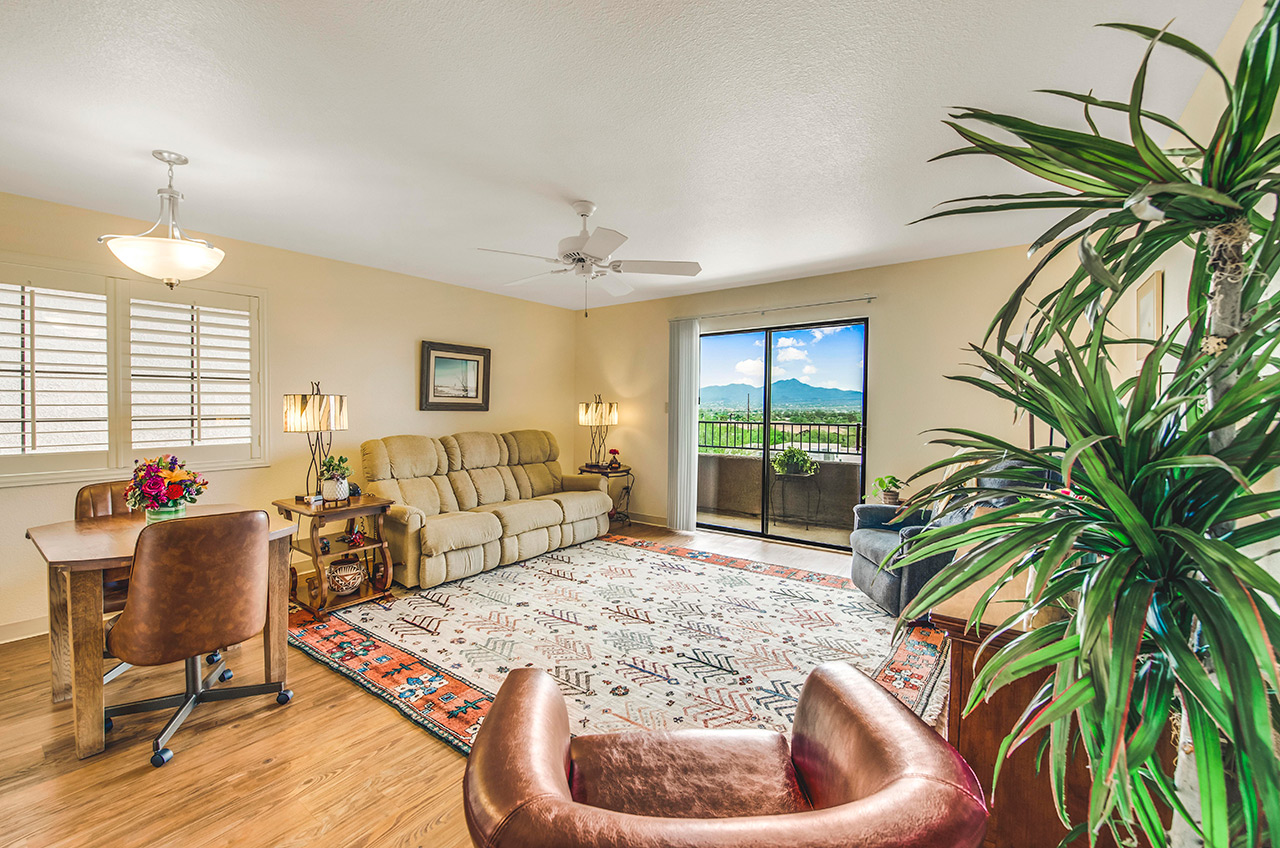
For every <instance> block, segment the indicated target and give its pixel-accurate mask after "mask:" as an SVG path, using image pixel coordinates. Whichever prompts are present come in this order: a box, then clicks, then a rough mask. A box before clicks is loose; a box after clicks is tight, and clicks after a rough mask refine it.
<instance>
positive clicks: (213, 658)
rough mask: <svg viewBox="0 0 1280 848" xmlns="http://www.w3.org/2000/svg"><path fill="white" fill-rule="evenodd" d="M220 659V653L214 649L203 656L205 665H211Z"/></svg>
mask: <svg viewBox="0 0 1280 848" xmlns="http://www.w3.org/2000/svg"><path fill="white" fill-rule="evenodd" d="M221 660H222V654H221V653H220V652H218V651H214V652H213V653H212V654H210V655H209V656H207V657H205V658H204V661H205V664H206V665H213V664H214V663H217V662H219V661H221Z"/></svg>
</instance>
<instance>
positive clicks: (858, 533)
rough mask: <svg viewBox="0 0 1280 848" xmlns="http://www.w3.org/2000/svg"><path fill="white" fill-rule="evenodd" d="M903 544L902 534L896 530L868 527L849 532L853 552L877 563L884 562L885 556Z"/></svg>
mask: <svg viewBox="0 0 1280 848" xmlns="http://www.w3.org/2000/svg"><path fill="white" fill-rule="evenodd" d="M901 544H902V536H901V535H899V534H898V532H897V531H896V530H880V529H876V528H870V527H867V528H863V529H860V530H854V531H853V532H852V533H850V534H849V546H850V547H851V548H853V552H854V553H855V554H859V555H861V556H862V557H864V558H865V559H868V560H870V561H871V562H873V563H875V564H876V565H880V563H882V562H884V559H885V557H887V556H888V555H889V554H890V553H892V552H893V549H894V548H896V547H898V545H901Z"/></svg>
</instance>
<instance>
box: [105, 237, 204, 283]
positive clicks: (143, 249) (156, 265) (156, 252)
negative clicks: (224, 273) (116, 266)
mask: <svg viewBox="0 0 1280 848" xmlns="http://www.w3.org/2000/svg"><path fill="white" fill-rule="evenodd" d="M107 247H109V248H111V252H112V253H114V254H115V255H116V258H117V259H119V260H120V261H121V262H123V263H124V264H125V265H128V266H129V267H130V268H132V269H133V270H135V271H137V272H138V273H139V274H142V275H144V276H147V277H155V278H156V279H157V280H195V279H198V278H199V277H203V276H204V275H205V274H208V273H209V272H210V271H212V270H213V269H214V268H217V267H218V265H219V264H220V263H221V262H222V257H223V256H225V255H226V254H225V253H224V252H223V251H222V250H220V249H219V248H216V247H207V246H205V245H203V244H200V243H199V242H194V241H189V240H187V239H176V238H166V237H162V236H117V237H116V238H113V239H111V240H110V241H108V242H107Z"/></svg>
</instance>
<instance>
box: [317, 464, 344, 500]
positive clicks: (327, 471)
mask: <svg viewBox="0 0 1280 848" xmlns="http://www.w3.org/2000/svg"><path fill="white" fill-rule="evenodd" d="M350 476H351V466H350V465H347V458H346V457H345V456H340V457H337V458H336V459H335V458H334V457H332V456H326V457H325V458H324V461H323V462H321V463H320V494H321V496H322V497H323V498H324V499H325V502H326V503H333V502H335V501H345V500H347V499H348V498H349V497H351V484H350V483H349V482H348V481H347V478H348V477H350Z"/></svg>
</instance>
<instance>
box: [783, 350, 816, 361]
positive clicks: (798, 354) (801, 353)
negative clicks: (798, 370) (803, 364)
mask: <svg viewBox="0 0 1280 848" xmlns="http://www.w3.org/2000/svg"><path fill="white" fill-rule="evenodd" d="M808 358H809V351H807V350H801V349H800V348H798V347H784V348H783V349H782V350H780V351H778V361H779V362H799V361H801V360H806V359H808Z"/></svg>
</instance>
